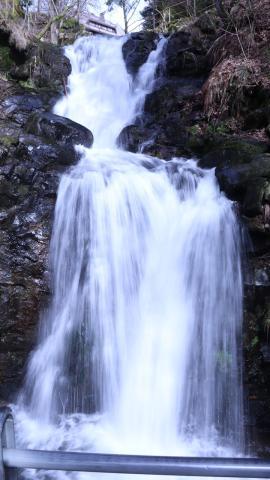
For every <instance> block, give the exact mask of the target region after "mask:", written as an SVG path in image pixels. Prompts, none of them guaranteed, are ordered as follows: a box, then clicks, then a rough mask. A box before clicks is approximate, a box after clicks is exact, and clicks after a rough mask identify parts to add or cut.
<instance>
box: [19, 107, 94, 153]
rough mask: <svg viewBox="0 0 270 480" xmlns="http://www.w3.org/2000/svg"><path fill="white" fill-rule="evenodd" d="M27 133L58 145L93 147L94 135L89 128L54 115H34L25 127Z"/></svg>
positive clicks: (46, 113) (47, 113)
mask: <svg viewBox="0 0 270 480" xmlns="http://www.w3.org/2000/svg"><path fill="white" fill-rule="evenodd" d="M25 129H26V132H27V133H30V134H32V135H36V136H38V137H42V138H43V139H45V140H47V141H49V142H57V144H58V145H62V144H64V145H78V144H80V145H84V146H85V147H91V146H92V144H93V135H92V133H91V132H90V130H88V128H86V127H83V126H82V125H79V124H78V123H76V122H73V121H72V120H69V119H68V118H64V117H61V116H59V115H55V114H53V113H49V112H45V113H37V114H34V115H32V116H31V117H30V118H29V119H28V122H27V125H26V127H25Z"/></svg>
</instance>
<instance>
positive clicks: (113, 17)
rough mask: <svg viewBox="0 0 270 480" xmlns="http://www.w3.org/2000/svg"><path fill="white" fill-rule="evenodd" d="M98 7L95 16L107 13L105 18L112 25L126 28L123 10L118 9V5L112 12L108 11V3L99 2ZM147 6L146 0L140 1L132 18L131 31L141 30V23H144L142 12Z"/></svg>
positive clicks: (100, 0) (102, 0)
mask: <svg viewBox="0 0 270 480" xmlns="http://www.w3.org/2000/svg"><path fill="white" fill-rule="evenodd" d="M96 5H97V7H96V9H95V12H94V13H95V14H99V13H100V12H105V11H106V13H105V18H106V19H107V20H109V21H111V22H112V23H115V24H118V25H120V27H122V28H124V21H123V13H122V9H121V8H120V7H118V6H117V5H116V6H114V7H113V10H112V11H111V12H109V11H108V7H107V5H106V2H105V1H104V0H99V1H97V3H96ZM145 5H146V2H145V0H140V2H139V5H138V7H137V10H136V13H135V14H134V16H133V17H132V21H131V23H132V25H131V28H130V31H134V32H135V31H138V30H141V25H140V23H141V21H142V16H141V15H140V12H141V11H142V10H143V9H144V7H145Z"/></svg>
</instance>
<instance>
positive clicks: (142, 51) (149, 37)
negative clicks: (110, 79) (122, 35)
mask: <svg viewBox="0 0 270 480" xmlns="http://www.w3.org/2000/svg"><path fill="white" fill-rule="evenodd" d="M157 41H158V35H157V34H156V33H154V32H138V33H131V34H130V35H129V37H128V39H127V41H126V42H125V43H124V45H123V57H124V60H125V63H126V67H127V71H128V72H129V73H130V74H132V75H136V73H137V72H138V70H139V68H140V67H141V66H142V65H143V64H144V63H145V62H146V60H147V58H148V56H149V54H150V52H151V51H152V50H154V49H155V48H156V46H157Z"/></svg>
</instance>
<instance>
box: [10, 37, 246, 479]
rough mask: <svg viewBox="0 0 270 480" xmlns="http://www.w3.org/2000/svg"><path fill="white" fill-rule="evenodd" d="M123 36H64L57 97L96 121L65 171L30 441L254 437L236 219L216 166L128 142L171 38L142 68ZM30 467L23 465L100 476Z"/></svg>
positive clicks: (199, 442)
mask: <svg viewBox="0 0 270 480" xmlns="http://www.w3.org/2000/svg"><path fill="white" fill-rule="evenodd" d="M124 41H125V39H119V38H104V37H101V36H100V37H90V38H82V39H79V40H77V41H76V42H75V44H74V45H73V46H70V47H68V48H67V55H68V56H69V58H70V60H71V63H72V74H71V75H70V78H69V93H68V96H67V97H64V98H63V99H62V100H60V102H59V103H58V104H57V105H56V107H55V112H56V113H58V114H61V115H64V116H66V117H69V118H71V119H72V120H75V121H77V122H79V123H81V124H83V125H85V126H87V127H88V128H90V129H91V130H92V131H93V133H94V138H95V142H94V147H93V148H92V149H87V148H84V147H82V146H79V147H77V148H78V150H79V152H80V161H79V163H78V165H76V166H74V167H73V168H72V169H71V170H70V171H68V172H67V173H65V174H64V175H63V176H62V179H61V182H60V186H59V191H58V197H57V203H56V208H55V219H54V227H53V234H52V240H51V248H50V262H51V271H52V279H53V298H52V301H51V305H50V308H49V309H48V311H47V312H46V313H44V314H43V315H42V318H41V324H42V328H41V334H40V339H39V343H38V346H37V348H36V350H35V351H34V352H33V353H32V355H31V357H30V360H29V365H28V372H27V378H26V382H25V386H24V388H23V391H22V392H21V395H20V399H19V401H18V403H17V405H16V406H15V407H14V410H15V414H16V422H17V432H18V438H19V442H20V444H21V445H23V446H26V447H28V448H43V449H49V450H50V449H51V450H52V449H66V450H82V451H95V452H104V453H105V452H113V453H134V454H136V453H137V454H158V455H205V456H207V455H208V456H209V455H229V456H230V455H238V454H239V453H241V451H242V448H243V412H242V388H241V383H242V380H241V320H242V277H241V260H240V235H239V226H238V223H237V219H236V216H235V213H234V208H233V204H232V202H230V201H229V200H228V199H227V198H226V197H225V196H224V195H223V194H222V193H221V192H220V190H219V188H218V185H217V182H216V179H215V173H214V170H202V169H201V168H199V167H198V166H197V163H196V161H195V160H186V159H180V158H174V159H172V160H171V161H167V162H166V161H164V160H160V159H157V158H152V157H149V156H146V155H143V154H141V153H137V154H133V153H129V152H126V151H123V150H120V149H117V147H116V138H117V136H118V135H119V133H120V131H121V129H122V128H123V127H124V126H125V125H127V124H128V123H129V122H131V121H132V119H133V118H134V116H135V115H136V113H137V112H138V111H139V110H140V109H141V108H142V106H143V101H144V98H145V95H146V94H147V93H148V92H149V91H151V89H152V88H153V83H154V78H155V71H156V67H157V65H158V63H159V61H160V59H161V57H162V49H163V45H164V43H165V40H164V39H161V40H160V41H159V43H158V45H157V48H156V50H154V51H153V52H152V53H151V54H150V55H149V58H148V60H147V62H146V63H145V65H143V66H142V67H141V69H140V71H139V72H138V74H137V76H136V78H135V79H134V80H133V79H132V78H131V76H130V75H129V74H128V73H127V71H126V68H125V65H124V61H123V58H122V45H123V42H124ZM89 477H90V474H67V473H61V474H60V473H50V474H48V473H46V472H45V473H44V472H34V473H33V472H32V473H31V471H29V472H27V473H26V474H25V478H27V479H28V480H29V479H30V478H35V479H40V480H41V479H42V480H45V479H48V478H50V479H52V478H53V479H59V480H60V479H61V480H62V479H66V478H76V479H80V478H89Z"/></svg>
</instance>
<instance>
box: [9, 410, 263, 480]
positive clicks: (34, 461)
mask: <svg viewBox="0 0 270 480" xmlns="http://www.w3.org/2000/svg"><path fill="white" fill-rule="evenodd" d="M0 434H1V439H0V479H1V480H17V472H18V469H20V468H32V469H43V470H63V471H74V472H75V471H76V472H99V473H124V474H142V475H175V476H194V477H237V478H270V461H269V460H266V459H258V458H194V457H156V456H142V455H108V454H100V453H80V452H62V451H61V452H59V451H57V452H49V451H40V450H21V449H17V448H15V436H14V423H13V417H12V412H11V410H10V409H9V408H3V409H1V410H0Z"/></svg>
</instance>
